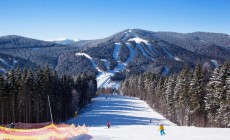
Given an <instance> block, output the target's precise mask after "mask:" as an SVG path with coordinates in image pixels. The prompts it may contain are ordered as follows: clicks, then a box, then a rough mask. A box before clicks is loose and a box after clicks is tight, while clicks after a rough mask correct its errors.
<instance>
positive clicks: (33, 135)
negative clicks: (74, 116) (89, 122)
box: [0, 124, 88, 140]
mask: <svg viewBox="0 0 230 140" xmlns="http://www.w3.org/2000/svg"><path fill="white" fill-rule="evenodd" d="M86 133H88V129H87V127H86V126H85V125H83V126H77V127H75V125H73V124H72V125H54V124H51V125H49V126H46V127H43V128H39V129H11V128H6V127H0V139H17V140H50V139H52V140H53V139H68V138H71V137H75V136H78V135H80V134H86Z"/></svg>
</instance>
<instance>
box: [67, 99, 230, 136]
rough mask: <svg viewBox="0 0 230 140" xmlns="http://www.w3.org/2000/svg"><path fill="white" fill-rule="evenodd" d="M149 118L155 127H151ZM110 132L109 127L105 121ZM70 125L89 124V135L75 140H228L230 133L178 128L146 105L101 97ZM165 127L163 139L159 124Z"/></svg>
mask: <svg viewBox="0 0 230 140" xmlns="http://www.w3.org/2000/svg"><path fill="white" fill-rule="evenodd" d="M150 118H151V119H152V123H150ZM107 120H109V121H110V122H111V128H110V129H108V128H107V127H106V121H107ZM67 123H74V124H76V125H78V124H80V125H82V124H84V123H85V124H86V125H87V126H88V130H89V133H88V134H87V135H82V136H79V137H77V138H75V139H74V140H229V138H230V129H224V128H197V127H186V126H176V125H175V124H173V123H171V122H170V121H168V120H167V119H165V118H164V117H163V116H161V115H160V114H158V113H157V112H155V111H154V110H152V109H151V108H150V107H149V106H148V105H147V104H146V103H145V102H144V101H141V100H139V99H137V98H130V97H127V96H118V95H110V96H108V99H106V98H105V96H102V95H100V96H98V97H97V98H95V99H94V100H93V102H92V104H91V105H89V106H88V107H86V108H85V109H84V110H82V112H80V114H79V116H78V118H73V119H71V120H69V121H68V122H67ZM160 123H162V124H164V126H165V133H166V135H164V136H161V135H160V133H159V131H158V129H159V126H158V124H160Z"/></svg>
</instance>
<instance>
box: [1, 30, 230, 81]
mask: <svg viewBox="0 0 230 140" xmlns="http://www.w3.org/2000/svg"><path fill="white" fill-rule="evenodd" d="M12 38H13V39H12ZM116 43H118V44H119V49H118V52H117V55H118V56H117V58H116V59H117V60H116V59H115V58H114V57H113V53H114V49H115V46H116ZM229 46H230V37H229V35H227V34H222V33H207V32H194V33H176V32H153V31H147V30H142V29H126V30H123V31H120V32H117V33H115V34H113V35H110V36H108V37H106V38H103V39H96V40H80V41H77V42H74V43H71V44H64V45H63V44H59V43H55V42H47V41H43V40H36V39H30V38H27V37H21V36H15V35H10V36H3V37H0V49H1V53H2V54H7V55H11V56H13V57H18V58H22V59H23V60H27V61H31V63H33V64H36V65H39V66H45V65H49V66H50V67H51V68H52V69H55V70H57V71H58V72H59V73H60V74H65V73H68V74H71V75H76V74H77V73H82V72H88V73H91V74H96V73H98V72H97V71H98V70H96V69H95V68H94V67H93V66H92V65H91V62H90V60H88V59H87V58H86V57H85V56H76V55H75V54H76V53H81V52H82V53H85V54H87V55H89V56H90V57H92V59H93V60H94V61H95V63H96V64H97V65H98V67H99V68H100V69H101V70H102V71H103V70H104V71H107V70H109V69H111V70H113V69H114V68H116V65H123V64H122V63H124V62H125V61H126V59H128V58H129V56H130V55H131V52H133V53H135V54H133V53H132V55H133V57H132V59H131V60H130V61H128V63H127V64H125V67H124V69H123V70H121V71H119V72H118V73H120V74H119V75H123V76H122V77H126V76H130V75H132V74H139V73H143V72H147V71H148V72H153V73H158V74H166V75H168V74H171V73H175V72H177V71H179V70H180V69H182V68H183V67H184V66H185V65H189V67H190V68H194V67H195V64H196V63H197V62H199V63H202V64H203V65H204V66H205V67H208V68H209V69H212V68H214V67H215V65H214V64H213V63H212V62H214V61H215V62H217V63H219V64H221V63H223V62H224V61H229V60H230V48H229ZM0 58H1V54H0ZM211 60H214V61H211ZM105 61H106V63H107V65H108V66H106V64H105ZM215 64H216V63H215ZM2 65H3V64H2ZM84 68H87V69H89V70H86V69H84ZM166 71H167V72H166ZM113 76H115V77H116V76H117V74H114V75H113ZM115 79H116V78H115Z"/></svg>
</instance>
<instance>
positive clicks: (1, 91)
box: [0, 67, 97, 125]
mask: <svg viewBox="0 0 230 140" xmlns="http://www.w3.org/2000/svg"><path fill="white" fill-rule="evenodd" d="M0 87H1V88H0V100H1V101H0V108H1V109H0V115H1V118H0V123H1V125H4V124H9V123H11V122H23V123H41V122H50V121H51V118H50V117H51V116H50V113H49V109H50V108H49V102H48V96H49V99H50V105H51V108H52V114H53V116H52V117H53V121H54V123H59V122H63V121H65V120H67V119H70V118H72V117H74V114H75V112H76V111H78V110H80V109H81V108H83V107H84V106H85V105H87V104H88V103H90V102H91V99H92V98H94V97H95V96H96V91H97V81H96V77H95V76H92V75H86V74H81V75H77V76H76V77H75V78H74V77H73V76H67V75H63V76H60V75H58V74H57V72H56V71H53V70H51V69H49V68H48V67H45V68H44V69H43V68H39V67H36V68H35V69H33V70H32V69H29V68H24V70H20V69H16V70H14V69H12V70H10V71H9V72H6V73H5V74H4V76H0Z"/></svg>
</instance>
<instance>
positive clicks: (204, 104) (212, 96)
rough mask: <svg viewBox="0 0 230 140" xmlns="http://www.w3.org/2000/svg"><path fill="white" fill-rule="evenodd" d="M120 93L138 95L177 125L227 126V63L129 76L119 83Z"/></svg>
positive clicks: (229, 103)
mask: <svg viewBox="0 0 230 140" xmlns="http://www.w3.org/2000/svg"><path fill="white" fill-rule="evenodd" d="M121 91H122V93H123V94H124V95H128V96H133V97H139V98H140V99H142V100H145V101H146V102H147V103H148V104H149V105H150V106H151V107H153V108H154V109H155V110H157V111H158V112H160V113H161V114H163V115H164V116H165V117H166V118H168V119H170V120H171V121H172V122H174V123H176V124H178V125H182V126H183V125H186V126H199V127H230V118H229V116H230V62H226V63H225V64H224V65H221V66H219V67H218V68H216V69H215V70H214V71H208V70H207V69H202V68H201V65H200V64H198V65H197V66H196V68H195V70H193V71H189V70H188V69H187V68H185V69H183V70H182V71H181V72H180V73H179V74H173V75H171V76H167V77H165V76H159V75H156V74H154V73H144V74H142V75H137V76H131V77H130V78H127V79H126V80H125V81H124V82H122V84H121Z"/></svg>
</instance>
